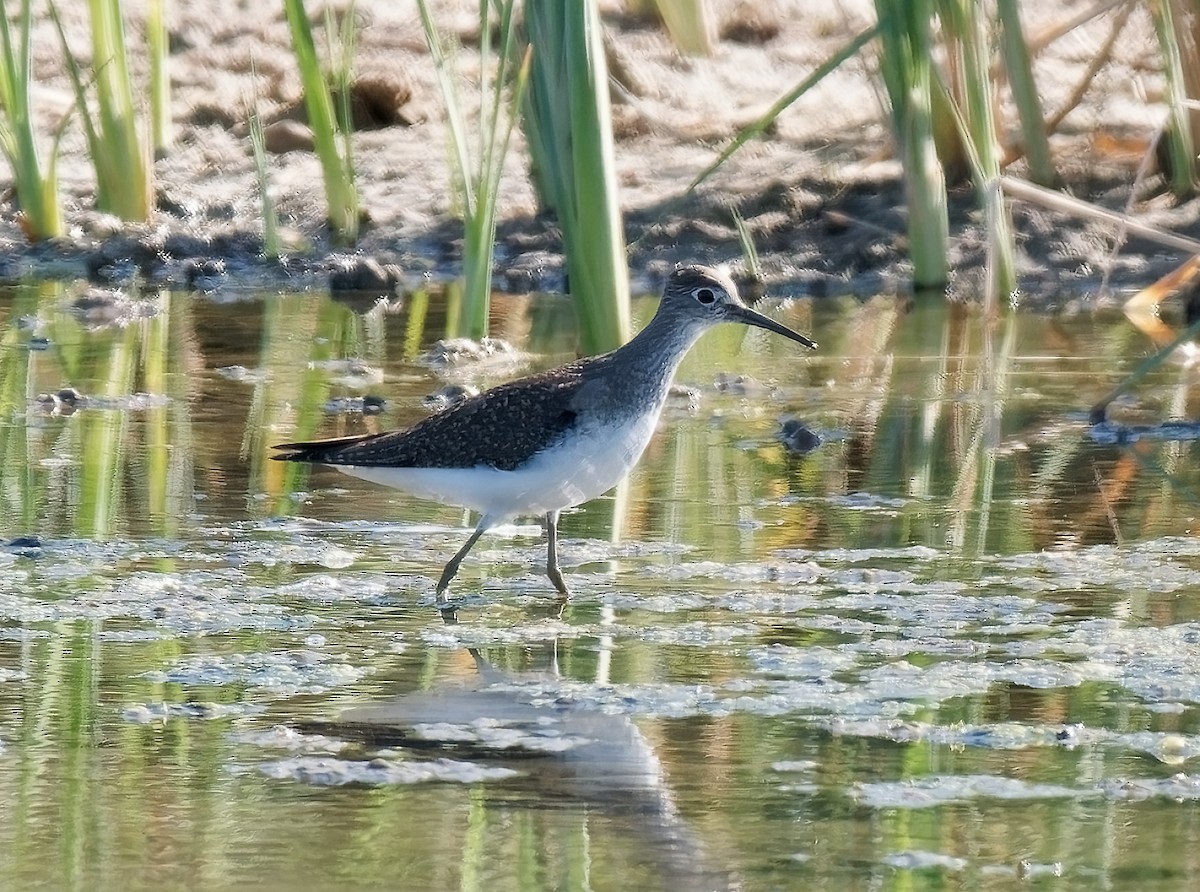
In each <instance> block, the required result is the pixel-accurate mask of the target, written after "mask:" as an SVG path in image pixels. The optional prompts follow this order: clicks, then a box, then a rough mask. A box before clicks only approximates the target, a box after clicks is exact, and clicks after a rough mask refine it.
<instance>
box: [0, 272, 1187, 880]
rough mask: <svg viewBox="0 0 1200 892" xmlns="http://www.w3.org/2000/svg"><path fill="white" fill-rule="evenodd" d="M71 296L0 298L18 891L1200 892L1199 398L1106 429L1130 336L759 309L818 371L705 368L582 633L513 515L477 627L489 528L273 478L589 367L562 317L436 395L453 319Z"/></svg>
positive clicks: (775, 348) (426, 312)
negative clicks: (515, 384) (806, 443)
mask: <svg viewBox="0 0 1200 892" xmlns="http://www.w3.org/2000/svg"><path fill="white" fill-rule="evenodd" d="M81 295H83V291H82V289H78V288H64V287H62V286H53V285H47V286H37V287H24V288H18V289H10V290H7V291H4V292H0V346H2V347H3V349H2V350H0V410H2V411H0V454H2V455H3V462H0V535H3V537H4V540H5V541H6V542H8V545H7V546H6V547H4V548H0V565H2V566H3V574H2V575H0V797H2V799H3V801H4V803H5V814H6V819H5V820H4V821H2V822H0V888H4V889H64V888H80V889H84V888H86V889H121V890H128V889H142V888H146V889H149V888H154V889H160V888H197V889H206V890H207V889H242V888H256V889H268V890H269V889H314V890H318V889H422V890H423V889H431V890H441V889H487V890H493V889H514V890H518V889H519V890H537V889H647V890H651V889H672V890H676V889H709V888H713V889H717V888H727V887H734V888H743V889H754V890H758V889H764V890H765V889H804V890H809V889H829V890H845V889H868V888H870V889H910V888H922V889H923V888H939V889H1016V888H1029V887H1033V888H1055V889H1080V890H1083V889H1088V890H1091V889H1149V890H1170V889H1181V890H1182V889H1190V888H1195V887H1196V886H1197V885H1200V813H1198V809H1197V802H1198V801H1200V728H1198V724H1200V723H1198V717H1200V540H1198V539H1196V538H1194V537H1193V529H1194V527H1195V524H1196V515H1197V512H1198V510H1200V501H1198V497H1197V493H1200V470H1198V466H1197V455H1196V452H1197V448H1198V447H1197V444H1196V442H1195V433H1196V431H1195V429H1194V428H1193V427H1192V426H1190V425H1188V424H1182V425H1173V426H1170V425H1168V426H1164V422H1168V421H1172V420H1180V419H1182V420H1184V421H1186V420H1188V419H1192V418H1195V417H1197V414H1198V413H1197V406H1196V403H1197V400H1196V399H1195V396H1196V393H1195V389H1194V388H1193V387H1192V375H1191V372H1190V370H1189V367H1188V366H1187V365H1186V357H1176V358H1174V359H1172V360H1169V361H1167V362H1165V363H1163V364H1162V365H1160V366H1159V367H1157V368H1155V369H1153V370H1152V371H1150V373H1149V374H1148V375H1146V377H1145V378H1143V379H1142V380H1141V381H1140V382H1138V383H1137V385H1136V386H1135V387H1133V388H1132V390H1131V391H1130V392H1129V393H1127V394H1124V395H1122V396H1121V397H1120V398H1119V399H1118V400H1117V401H1116V402H1115V403H1114V405H1113V406H1112V408H1111V411H1110V412H1109V420H1110V421H1109V423H1106V424H1104V425H1101V426H1098V427H1089V424H1088V412H1089V409H1090V407H1091V406H1092V405H1093V404H1094V403H1095V402H1096V401H1098V400H1100V399H1101V398H1102V397H1103V396H1104V395H1105V394H1106V393H1107V392H1108V391H1109V390H1110V389H1111V388H1113V387H1114V386H1115V385H1116V384H1117V383H1118V382H1120V381H1121V380H1122V379H1123V378H1125V377H1126V376H1127V375H1129V374H1130V373H1131V372H1132V371H1133V370H1134V369H1135V368H1136V367H1137V365H1138V363H1139V362H1140V361H1141V360H1143V359H1144V358H1145V357H1146V356H1148V355H1149V354H1151V353H1152V352H1153V349H1154V348H1153V344H1152V343H1151V341H1150V340H1149V339H1148V338H1147V337H1146V336H1145V335H1143V334H1142V333H1141V332H1140V331H1139V330H1138V329H1136V328H1135V327H1134V326H1132V325H1131V324H1130V323H1129V322H1128V321H1127V320H1125V319H1124V318H1123V317H1121V316H1119V315H1116V314H1108V315H1105V314H1100V315H1089V314H1082V315H1076V316H1072V317H1063V318H1055V319H1050V318H1046V317H1040V316H1032V315H1020V314H1018V315H1012V316H1004V317H1002V318H1000V319H998V320H992V321H988V320H986V319H984V318H983V317H982V316H981V315H979V314H978V313H976V312H974V311H964V310H962V309H955V308H947V307H945V306H942V305H934V306H929V307H925V306H918V307H904V306H903V305H902V304H900V303H898V302H897V301H894V300H891V299H879V300H876V301H871V302H867V303H858V302H838V301H828V302H824V303H817V304H811V303H806V302H805V303H795V304H788V305H783V306H780V305H778V304H775V305H770V304H769V305H767V306H766V307H765V309H766V311H768V312H770V313H771V314H772V315H775V316H776V317H777V318H780V319H782V320H784V321H786V322H787V323H788V324H790V325H793V326H794V327H796V328H799V329H801V330H805V331H810V332H812V333H813V335H814V336H815V338H816V339H817V340H818V341H820V342H821V350H820V351H819V352H818V353H816V354H812V355H808V354H804V353H801V352H800V351H799V350H797V349H796V348H795V345H792V344H790V343H789V342H787V341H784V340H782V339H780V338H775V337H772V336H771V335H770V334H768V333H765V332H760V331H753V332H746V331H743V330H741V329H736V328H733V327H727V328H726V329H723V330H720V331H717V332H714V333H712V334H710V335H708V336H706V338H705V339H704V340H703V341H702V342H701V343H700V345H699V346H698V347H697V348H696V349H695V351H694V352H693V354H692V355H691V356H689V358H688V360H687V361H686V363H685V365H684V367H683V368H682V369H681V370H680V374H679V376H678V381H679V383H680V384H682V385H685V386H686V388H687V389H683V390H681V391H680V393H678V394H677V395H676V397H674V398H673V400H672V403H671V405H670V406H669V408H668V410H667V412H666V414H665V416H664V419H663V422H662V425H661V427H660V431H659V433H658V435H657V436H656V438H655V440H654V442H653V443H652V444H651V446H650V449H649V450H648V452H647V454H646V456H645V458H644V459H643V461H642V463H641V465H640V466H639V467H638V468H637V469H636V471H635V472H634V473H633V475H632V476H631V478H630V480H629V481H628V483H627V485H625V486H622V487H621V488H620V489H619V490H618V491H616V492H615V493H612V494H609V495H608V496H606V497H604V498H602V499H598V500H596V501H595V502H592V503H590V504H588V505H586V506H584V507H582V508H581V509H578V510H576V511H574V512H570V513H568V514H565V515H564V517H563V520H562V524H561V534H562V537H563V542H562V546H561V562H562V565H563V569H564V571H565V573H566V575H567V579H568V582H569V583H570V584H571V585H572V587H573V590H574V597H573V599H572V601H571V603H570V604H569V606H567V608H566V609H565V610H564V611H563V612H562V613H561V614H559V613H558V612H557V611H556V610H555V608H554V605H553V603H552V601H551V599H550V595H551V594H552V592H553V590H552V588H551V586H550V584H549V582H548V581H547V580H546V578H545V576H544V574H543V572H542V568H543V566H544V560H545V546H544V543H543V540H542V539H541V531H540V529H539V528H538V526H537V525H536V524H534V523H531V522H530V521H527V520H522V521H519V522H517V523H516V524H513V525H510V526H507V527H503V528H500V529H498V530H496V531H495V532H494V533H493V534H490V535H488V536H486V537H485V538H484V539H483V540H482V541H481V542H480V544H479V545H478V546H477V547H476V549H475V551H473V552H472V553H471V555H470V557H468V559H467V561H466V563H465V564H464V565H463V570H462V572H461V573H460V576H459V578H458V579H457V580H456V581H455V584H454V586H453V588H452V591H453V593H454V594H455V596H456V598H457V599H458V601H459V603H460V607H459V610H458V611H457V623H456V624H450V623H446V622H443V619H442V618H441V616H440V615H439V613H438V612H437V611H436V610H435V609H434V608H433V607H432V606H431V596H432V588H433V584H434V582H435V581H436V579H437V576H438V574H440V572H441V569H442V566H443V565H444V564H445V562H446V560H448V559H449V557H450V556H451V555H452V554H453V553H454V551H455V550H456V549H457V548H458V547H459V545H460V544H461V543H462V541H463V540H464V539H465V537H466V535H467V532H468V530H469V528H470V525H471V523H472V520H471V518H469V517H467V516H466V515H465V514H464V513H463V512H462V511H461V510H460V509H456V508H453V507H447V506H441V505H437V504H430V503H428V502H420V501H416V500H412V499H410V498H408V497H406V496H404V495H402V494H398V493H394V492H391V491H388V490H382V489H378V488H375V487H373V486H371V485H369V484H366V483H361V482H358V481H355V480H353V479H351V478H348V477H344V476H341V475H338V474H337V473H336V472H332V471H328V470H316V471H310V470H309V469H307V468H304V467H301V466H296V465H287V464H282V463H277V462H271V461H269V460H268V456H269V455H270V450H269V446H270V445H271V444H273V443H276V442H281V441H286V440H289V439H299V438H308V437H312V436H318V435H336V434H340V433H354V432H359V431H367V430H374V429H385V428H388V427H393V426H397V425H402V424H406V423H409V422H412V421H414V420H416V419H418V418H420V417H422V416H423V415H424V414H426V413H427V412H428V411H429V409H428V408H427V407H426V406H425V405H423V399H424V398H425V397H427V396H428V395H430V394H432V393H434V392H436V391H438V390H439V389H440V388H443V387H445V386H446V385H461V384H468V385H472V386H487V385H490V384H493V383H497V382H500V381H503V380H506V379H508V378H511V377H514V376H516V375H519V374H521V373H524V372H527V371H530V370H532V369H535V368H541V367H546V366H549V365H552V364H554V363H556V362H558V361H561V360H563V359H566V358H568V357H569V356H570V355H571V350H572V339H571V336H570V334H569V332H570V330H571V319H570V315H569V306H568V305H567V304H565V303H564V302H563V301H561V300H555V299H544V300H532V299H530V300H516V299H504V300H500V301H498V302H497V304H496V305H495V306H494V308H493V316H494V326H493V328H494V333H495V334H496V335H497V336H498V337H502V338H505V339H507V340H508V341H510V342H511V343H512V344H513V345H514V347H515V348H516V352H514V353H508V352H503V351H501V352H498V353H495V354H493V355H491V356H488V357H484V358H482V359H481V358H478V357H476V358H473V359H472V358H467V359H460V360H459V361H457V362H453V363H450V364H447V363H446V362H445V361H444V357H442V356H441V355H439V354H430V353H429V352H428V351H429V348H430V347H431V346H432V345H433V342H434V341H435V340H436V339H437V337H438V336H439V334H440V333H441V332H442V330H443V329H444V318H445V306H444V303H443V302H442V301H441V300H440V298H430V299H426V298H425V297H423V296H416V297H409V298H406V299H405V300H404V301H401V302H398V304H397V305H396V306H395V307H391V308H388V307H384V306H374V307H372V305H371V304H370V303H369V302H368V303H365V304H362V305H347V304H341V303H335V302H332V301H330V300H329V299H328V297H327V296H324V295H318V294H308V295H289V296H263V295H253V296H243V297H237V298H229V297H223V296H220V295H216V296H211V297H198V296H189V295H182V294H164V295H151V296H147V297H144V298H137V299H133V298H129V297H128V296H118V297H117V298H116V299H113V298H112V296H110V295H95V294H91V295H87V296H85V297H86V298H87V299H86V300H81V299H80V298H81ZM652 311H653V303H652V302H649V301H647V302H642V303H640V304H639V306H638V311H637V313H638V316H639V318H640V319H642V320H644V319H645V318H646V317H647V316H648V314H649V313H651V312H652ZM67 388H73V390H74V391H75V392H74V393H71V392H65V391H66V389H67ZM380 399H382V400H383V401H384V402H383V409H382V412H381V413H379V414H372V413H371V412H368V413H367V414H364V413H363V411H362V409H363V408H364V405H365V406H366V407H367V408H368V409H372V408H374V407H375V406H377V405H378V401H379V400H380ZM785 423H786V429H787V430H788V431H789V432H792V433H795V432H796V431H797V429H799V428H801V427H803V428H804V429H806V430H808V431H810V432H811V433H813V434H815V435H816V437H817V438H819V440H820V445H819V446H818V447H817V448H815V449H813V450H812V451H809V452H805V453H801V452H798V451H792V450H789V449H788V448H787V446H785V445H784V444H783V443H782V442H781V440H780V431H781V428H782V427H783V426H784V425H785ZM805 439H811V438H806V437H804V436H803V435H801V436H800V440H805Z"/></svg>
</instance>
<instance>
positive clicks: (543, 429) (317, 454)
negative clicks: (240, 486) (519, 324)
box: [273, 363, 583, 471]
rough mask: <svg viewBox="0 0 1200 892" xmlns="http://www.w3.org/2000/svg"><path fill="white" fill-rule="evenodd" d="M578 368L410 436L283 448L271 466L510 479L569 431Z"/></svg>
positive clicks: (462, 410) (487, 398)
mask: <svg viewBox="0 0 1200 892" xmlns="http://www.w3.org/2000/svg"><path fill="white" fill-rule="evenodd" d="M582 384H583V375H582V370H581V368H580V367H579V364H576V363H571V364H569V365H566V366H562V367H561V368H557V369H554V370H553V371H551V372H544V373H542V374H540V375H533V376H531V377H528V378H522V379H520V380H518V381H513V382H510V383H508V384H501V385H500V386H498V387H493V388H492V389H491V390H488V391H485V392H484V393H481V394H479V395H478V396H474V397H471V398H470V399H468V400H465V401H464V402H462V403H459V404H458V405H457V406H453V407H452V408H449V409H447V410H446V411H444V412H439V413H438V414H436V415H431V416H429V417H428V418H426V419H424V420H423V421H420V422H418V423H417V424H415V425H413V426H412V427H410V428H407V429H405V430H399V431H391V432H389V433H383V434H367V435H365V436H359V437H341V438H338V439H334V440H317V441H314V442H310V443H283V444H280V445H279V446H276V447H275V448H276V449H282V450H284V453H283V454H282V455H276V456H273V458H275V459H277V460H279V461H301V462H315V463H318V464H327V465H360V466H370V465H376V466H379V465H382V466H386V467H394V468H473V467H477V466H478V465H490V466H491V467H494V468H498V469H500V470H503V471H511V470H513V469H514V468H516V467H519V466H520V465H521V464H522V463H523V462H525V461H527V460H528V459H530V458H531V457H532V456H533V455H535V454H536V453H538V452H540V451H541V450H542V449H543V448H545V447H546V446H547V445H549V444H550V443H552V442H554V441H555V440H557V439H558V438H559V437H560V436H561V435H562V434H563V433H565V432H566V431H567V430H569V429H570V428H571V426H572V425H574V424H575V420H576V415H575V409H574V407H573V401H574V398H575V395H576V393H578V391H579V388H580V387H581V386H582Z"/></svg>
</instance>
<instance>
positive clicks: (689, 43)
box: [655, 0, 717, 56]
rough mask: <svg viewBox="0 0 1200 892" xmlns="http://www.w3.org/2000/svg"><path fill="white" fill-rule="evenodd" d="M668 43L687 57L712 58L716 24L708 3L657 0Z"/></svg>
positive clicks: (684, 0) (697, 0)
mask: <svg viewBox="0 0 1200 892" xmlns="http://www.w3.org/2000/svg"><path fill="white" fill-rule="evenodd" d="M655 6H656V7H657V8H658V14H659V16H661V17H662V20H663V25H665V26H666V29H667V33H668V34H670V35H671V41H672V42H673V43H674V44H675V46H676V47H677V48H678V49H679V51H680V52H681V53H685V54H687V55H689V56H711V55H712V54H713V50H714V49H716V31H717V29H716V25H715V23H714V22H713V17H712V14H711V12H710V11H709V8H708V3H707V0H656V2H655Z"/></svg>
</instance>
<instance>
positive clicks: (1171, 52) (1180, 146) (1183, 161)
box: [1150, 0, 1196, 198]
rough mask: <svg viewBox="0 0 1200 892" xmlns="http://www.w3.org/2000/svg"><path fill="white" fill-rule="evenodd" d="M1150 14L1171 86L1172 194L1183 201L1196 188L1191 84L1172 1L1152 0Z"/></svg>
mask: <svg viewBox="0 0 1200 892" xmlns="http://www.w3.org/2000/svg"><path fill="white" fill-rule="evenodd" d="M1150 12H1151V17H1152V18H1153V19H1154V32H1155V34H1156V36H1157V37H1158V47H1159V52H1160V53H1161V54H1162V61H1163V77H1164V79H1165V80H1166V87H1167V89H1166V100H1167V127H1166V132H1165V133H1164V134H1163V136H1162V137H1160V138H1162V139H1165V140H1166V141H1167V154H1168V157H1169V158H1170V171H1169V173H1170V180H1171V191H1172V192H1173V193H1174V194H1175V195H1176V196H1177V197H1179V198H1187V197H1189V196H1191V195H1192V193H1193V192H1194V191H1195V188H1196V150H1195V144H1194V141H1193V139H1192V127H1191V121H1190V119H1189V116H1188V111H1187V106H1186V101H1187V83H1186V80H1185V78H1184V71H1183V59H1182V54H1181V53H1180V49H1179V41H1178V39H1177V36H1176V32H1175V23H1174V13H1173V12H1172V10H1171V0H1152V2H1151V3H1150Z"/></svg>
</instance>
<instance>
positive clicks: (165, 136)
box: [146, 0, 173, 157]
mask: <svg viewBox="0 0 1200 892" xmlns="http://www.w3.org/2000/svg"><path fill="white" fill-rule="evenodd" d="M167 3H168V0H149V2H148V3H147V4H146V45H147V48H148V49H149V54H150V134H151V139H150V143H151V145H152V146H153V147H154V155H155V157H162V156H163V155H165V154H166V153H167V150H168V149H170V148H171V142H172V141H173V136H172V131H173V127H172V122H171V72H170V67H169V63H168V61H167V60H168V57H169V56H168V50H169V45H168V44H169V40H168V35H167Z"/></svg>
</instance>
